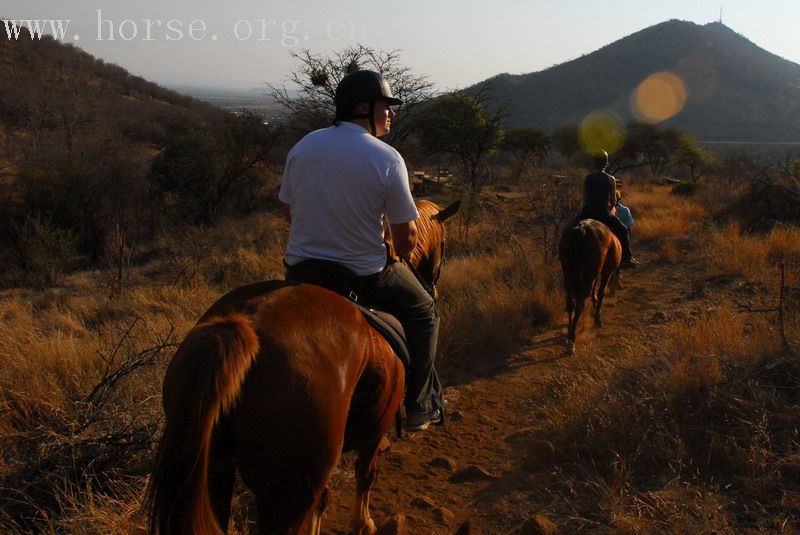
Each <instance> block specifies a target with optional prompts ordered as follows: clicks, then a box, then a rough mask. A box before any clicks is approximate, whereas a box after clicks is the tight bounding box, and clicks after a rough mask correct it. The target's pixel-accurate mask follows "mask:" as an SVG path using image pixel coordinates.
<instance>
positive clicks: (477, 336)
mask: <svg viewBox="0 0 800 535" xmlns="http://www.w3.org/2000/svg"><path fill="white" fill-rule="evenodd" d="M475 244H478V245H479V247H475ZM448 246H449V247H450V248H451V249H452V250H455V251H456V252H459V251H460V252H461V256H457V257H453V255H450V257H449V258H448V260H447V263H446V265H445V267H444V269H443V270H442V278H441V280H440V283H439V290H440V295H441V296H442V297H441V300H440V302H439V304H438V308H439V313H440V316H441V317H442V325H441V332H440V336H439V339H440V342H439V344H440V347H439V355H440V358H441V360H442V361H443V366H444V367H447V366H449V365H451V364H455V363H456V362H460V361H466V362H470V361H472V360H473V359H476V358H480V357H482V356H485V355H486V354H487V353H489V354H495V355H502V354H507V353H508V352H510V351H513V350H514V349H516V348H518V347H519V346H520V344H521V343H522V342H524V341H525V340H526V337H527V336H528V335H529V334H530V333H531V332H532V330H533V329H534V328H541V327H542V326H547V325H551V324H552V323H553V322H554V321H556V319H558V318H560V316H561V313H562V309H563V297H562V295H561V279H560V277H561V274H560V270H559V268H558V267H557V266H556V265H555V263H553V262H551V263H550V264H549V265H548V264H545V262H544V261H543V260H542V259H541V251H539V250H538V249H537V248H536V247H535V245H534V244H532V243H529V242H527V241H525V237H524V236H522V235H520V234H512V233H510V232H509V231H508V229H505V228H503V227H501V226H497V225H494V224H487V223H484V224H481V225H476V226H475V227H474V228H473V229H472V231H471V239H470V240H469V242H462V241H459V239H458V238H455V237H453V238H450V239H449V242H448ZM465 252H466V254H465Z"/></svg>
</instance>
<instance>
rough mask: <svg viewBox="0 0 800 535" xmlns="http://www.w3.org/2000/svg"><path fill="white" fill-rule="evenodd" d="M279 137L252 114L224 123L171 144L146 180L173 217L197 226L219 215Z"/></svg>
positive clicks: (251, 175) (226, 120) (233, 116)
mask: <svg viewBox="0 0 800 535" xmlns="http://www.w3.org/2000/svg"><path fill="white" fill-rule="evenodd" d="M278 139H279V135H278V133H277V131H276V130H275V129H274V128H272V127H269V126H267V125H265V124H263V121H262V119H261V118H260V117H259V116H258V115H256V114H253V113H249V112H243V113H242V114H241V115H239V116H235V115H231V116H229V117H227V118H226V119H225V120H224V122H223V124H222V125H221V127H220V128H217V129H209V130H202V131H196V132H193V133H190V134H188V135H186V136H184V137H181V138H179V139H176V140H175V141H174V142H173V143H171V144H170V145H169V146H168V147H167V148H166V149H165V150H164V151H163V152H162V153H161V154H160V155H158V156H157V157H156V158H155V159H154V161H153V164H152V166H151V170H150V180H151V182H152V183H153V184H154V185H155V186H156V187H157V188H158V190H159V191H161V192H163V193H165V194H167V195H168V196H171V197H173V198H174V199H175V205H176V207H177V210H176V211H177V212H178V213H179V214H183V215H187V216H189V217H191V218H192V219H193V220H195V221H197V222H200V223H211V222H213V221H214V220H215V219H216V218H217V217H218V216H219V215H221V214H222V213H223V212H224V211H225V208H226V206H229V205H230V204H231V203H232V202H234V199H235V198H236V197H237V196H240V195H241V194H242V191H240V190H241V189H242V188H243V187H245V186H246V184H248V183H249V182H252V181H253V180H254V178H255V179H256V180H257V179H258V177H254V174H258V172H259V164H260V163H263V162H266V161H267V159H268V157H269V155H270V152H271V150H272V148H273V147H274V146H275V145H276V143H277V140H278Z"/></svg>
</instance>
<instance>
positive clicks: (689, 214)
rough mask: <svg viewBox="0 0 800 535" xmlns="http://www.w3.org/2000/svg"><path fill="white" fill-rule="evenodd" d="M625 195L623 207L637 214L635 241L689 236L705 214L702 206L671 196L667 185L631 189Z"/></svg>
mask: <svg viewBox="0 0 800 535" xmlns="http://www.w3.org/2000/svg"><path fill="white" fill-rule="evenodd" d="M625 197H626V198H625V202H626V206H628V207H629V208H631V210H633V211H634V212H635V214H636V219H635V221H634V227H633V234H634V236H635V239H637V240H651V239H656V238H681V237H688V236H689V235H690V232H691V230H692V228H693V227H694V226H695V225H696V224H697V223H702V222H703V220H704V219H705V218H706V217H708V214H707V212H706V209H705V208H704V207H703V205H701V204H700V203H698V202H697V201H695V200H692V199H690V198H686V197H678V196H676V195H672V194H670V192H669V189H668V188H666V187H660V188H654V189H651V190H647V191H644V190H635V189H634V190H631V191H629V192H626V194H625Z"/></svg>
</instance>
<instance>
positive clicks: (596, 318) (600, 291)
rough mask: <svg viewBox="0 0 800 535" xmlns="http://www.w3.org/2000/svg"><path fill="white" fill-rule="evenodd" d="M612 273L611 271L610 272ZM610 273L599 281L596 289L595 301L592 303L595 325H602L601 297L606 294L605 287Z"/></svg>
mask: <svg viewBox="0 0 800 535" xmlns="http://www.w3.org/2000/svg"><path fill="white" fill-rule="evenodd" d="M612 275H613V273H612ZM610 277H611V275H607V276H605V277H603V278H602V280H601V281H600V287H599V288H598V289H597V303H595V305H594V324H595V327H602V326H603V322H602V321H601V320H600V309H601V308H602V307H603V298H604V297H605V294H606V287H607V286H608V280H609V278H610Z"/></svg>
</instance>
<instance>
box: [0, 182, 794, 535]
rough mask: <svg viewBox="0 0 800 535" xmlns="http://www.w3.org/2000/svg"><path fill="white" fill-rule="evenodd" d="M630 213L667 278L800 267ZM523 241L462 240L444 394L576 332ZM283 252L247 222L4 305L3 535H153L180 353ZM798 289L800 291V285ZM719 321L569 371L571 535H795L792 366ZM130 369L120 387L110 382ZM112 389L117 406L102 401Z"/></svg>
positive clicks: (764, 327)
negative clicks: (146, 512)
mask: <svg viewBox="0 0 800 535" xmlns="http://www.w3.org/2000/svg"><path fill="white" fill-rule="evenodd" d="M626 196H627V197H628V199H626V200H627V201H628V202H629V203H630V206H631V207H632V208H633V209H634V210H636V211H637V213H638V217H637V225H636V227H635V229H634V235H635V238H636V239H641V240H653V241H654V247H655V250H656V251H657V255H658V256H659V258H660V260H661V261H663V262H668V263H671V264H676V263H678V261H679V260H680V255H681V254H682V252H681V247H683V243H684V242H683V240H688V239H693V240H699V241H698V242H697V243H696V245H697V246H701V248H702V251H703V258H704V259H705V261H706V262H707V264H708V266H709V267H708V270H709V273H716V274H725V275H726V276H730V277H741V278H743V279H745V280H750V281H752V282H757V281H761V283H762V284H763V283H764V282H763V281H764V280H765V279H764V277H765V275H764V273H765V270H772V271H775V270H774V264H775V262H776V260H778V259H784V260H785V261H787V262H789V261H791V262H794V261H795V260H796V259H797V258H800V245H798V244H800V240H798V238H800V233H798V230H797V229H794V228H778V229H775V230H774V231H773V233H771V234H770V235H768V236H766V237H761V238H759V239H756V238H753V237H751V236H747V235H745V234H743V233H742V232H741V231H740V230H739V229H738V228H736V227H726V228H724V229H720V230H718V231H708V230H705V231H702V232H701V231H698V230H697V229H693V227H692V225H693V224H695V223H701V222H702V221H703V220H705V219H706V218H707V214H706V212H705V210H704V209H703V207H702V206H701V205H699V204H698V203H696V202H694V201H691V200H687V199H684V198H678V197H674V196H671V195H669V194H668V192H667V191H666V190H665V189H662V188H655V189H653V190H652V191H645V190H633V191H629V192H626ZM510 228H513V226H512V225H511V224H510V223H508V222H501V221H499V220H492V221H483V222H479V223H476V225H475V226H473V228H472V230H471V232H472V235H471V239H470V241H469V243H467V242H466V241H465V242H460V241H459V240H458V239H457V238H456V237H455V236H452V235H451V243H450V253H449V257H448V260H447V264H446V265H445V268H444V271H443V275H442V279H441V281H440V292H441V295H442V300H441V302H440V304H439V310H440V314H441V316H442V330H441V335H440V352H439V354H440V359H441V360H440V362H441V365H442V368H443V371H444V373H445V374H446V373H447V370H448V368H449V367H450V366H453V367H457V366H459V365H461V364H463V365H465V366H469V365H470V363H475V362H477V361H478V359H487V358H494V359H495V360H496V359H497V358H502V357H503V356H504V355H505V354H507V353H509V352H513V351H514V350H515V349H516V348H517V347H518V346H519V344H520V343H525V342H526V339H527V336H528V335H529V334H530V333H531V332H532V331H533V330H535V329H541V328H545V327H548V328H549V327H552V326H553V324H554V323H555V322H557V321H560V320H562V319H563V310H562V308H563V301H562V299H563V298H562V293H561V281H560V276H561V275H560V271H559V270H558V267H557V266H556V265H555V263H553V262H549V263H546V262H544V261H543V259H542V255H541V251H540V250H539V248H538V247H537V245H536V244H535V243H531V242H529V241H526V240H527V238H526V237H525V236H524V235H523V233H520V232H516V233H515V232H512V231H510V230H509V229H510ZM283 233H285V225H284V224H283V223H282V222H281V221H280V220H279V219H278V218H276V217H272V216H254V217H253V218H250V219H248V220H246V221H244V222H241V223H234V222H227V223H225V224H223V225H221V226H219V227H217V228H215V229H211V230H201V229H194V230H187V231H185V232H183V233H181V234H180V235H175V236H170V237H166V238H163V239H162V240H161V243H159V244H154V246H153V247H154V248H155V249H157V250H159V251H161V252H160V253H159V254H156V255H154V256H155V259H154V260H152V261H151V262H149V263H148V264H146V265H144V266H140V267H138V268H135V270H134V271H133V272H132V273H130V277H129V279H128V280H129V282H128V283H127V284H126V286H125V287H124V288H123V291H122V292H121V293H120V294H118V295H116V296H114V297H113V298H111V297H110V295H111V292H109V285H108V283H107V281H108V275H107V274H105V273H102V272H92V273H83V274H76V275H74V276H71V277H67V278H66V279H65V280H64V281H63V285H62V286H61V287H59V288H53V289H49V290H45V291H42V292H34V291H30V290H22V289H19V290H12V291H7V292H4V293H3V294H0V363H2V366H1V367H0V407H2V411H0V437H2V438H0V440H1V441H2V442H0V444H2V447H0V487H2V489H0V499H2V503H3V506H2V510H0V531H2V532H6V533H26V532H32V531H41V532H54V533H60V532H64V533H80V534H87V535H88V534H95V533H98V534H99V533H141V532H142V530H143V519H142V518H140V516H139V515H138V504H139V499H140V496H141V492H142V490H143V488H144V486H145V482H146V473H147V467H148V466H149V461H150V458H151V454H152V449H153V440H154V439H155V438H156V437H157V436H158V434H159V429H160V419H161V418H162V416H161V411H160V398H159V396H160V392H159V391H160V384H161V377H162V376H163V368H164V366H165V365H166V362H167V360H168V358H169V356H170V355H171V349H172V346H171V345H170V344H173V343H175V342H177V341H179V340H180V339H181V338H182V337H183V335H184V334H185V333H186V332H187V331H188V330H189V329H190V328H191V326H192V325H193V323H194V321H195V320H196V319H197V317H199V315H200V314H201V313H202V312H203V311H204V310H205V309H206V308H207V307H208V306H209V305H210V304H211V303H212V302H213V301H214V300H215V298H216V297H217V296H218V295H220V294H221V293H223V292H224V291H226V290H227V289H230V288H231V287H233V286H236V285H239V284H243V283H247V282H252V281H253V280H262V279H268V278H276V277H278V276H280V275H281V274H282V272H283V267H282V264H281V255H280V253H279V251H280V250H281V249H282V246H283V244H282V240H283V239H284V236H285V234H283ZM658 240H660V241H658ZM736 250H740V251H741V250H744V251H747V255H744V256H742V257H739V256H737V253H736ZM698 276H703V274H702V273H700V274H698ZM771 276H774V275H771ZM789 280H790V281H791V284H795V285H796V284H798V281H797V273H796V271H793V272H792V273H790V275H789ZM706 304H707V306H706V307H705V308H704V309H703V310H702V312H700V313H698V314H696V315H694V316H691V317H683V318H681V319H677V320H674V321H666V322H665V324H664V325H663V326H662V328H661V330H660V331H658V332H655V334H652V335H650V336H651V338H652V340H650V341H648V342H647V343H645V341H642V340H634V341H631V342H626V344H627V345H625V346H624V347H623V348H622V349H621V350H620V351H623V352H625V353H627V354H630V355H638V358H635V359H633V360H632V361H631V362H627V363H626V364H625V365H624V366H623V365H620V364H619V362H617V361H616V360H615V359H614V358H609V356H607V355H604V354H600V353H599V352H594V351H593V346H592V342H588V343H587V349H586V351H585V356H582V357H581V359H580V360H577V361H573V364H572V365H571V366H563V367H562V366H560V365H559V364H556V365H554V367H553V372H552V374H553V376H552V377H551V378H548V385H547V391H548V396H547V397H545V398H544V399H540V400H536V403H537V405H539V406H541V411H542V414H545V415H546V424H547V426H548V427H549V428H550V431H551V436H552V440H553V442H554V443H555V444H556V447H557V452H558V457H559V463H558V466H557V467H555V468H554V470H553V471H552V473H550V474H547V475H546V476H543V477H546V478H547V485H546V492H543V494H544V495H546V497H545V498H544V499H545V500H550V501H549V502H547V501H545V503H547V504H549V505H548V507H549V508H550V509H551V510H552V511H553V513H554V514H555V515H557V516H558V517H559V521H560V523H561V524H562V527H563V532H565V533H571V532H582V533H615V534H616V533H632V534H633V533H637V534H638V533H703V532H704V533H726V534H727V533H730V534H733V533H736V534H738V533H771V532H780V530H781V529H782V526H784V525H785V526H788V527H787V528H786V530H785V531H786V532H789V530H791V529H800V526H798V525H797V518H800V488H798V484H797V475H798V474H800V441H799V440H798V438H797V437H798V435H797V421H800V409H798V407H799V406H800V404H798V400H800V394H798V392H800V387H798V385H800V364H799V362H800V361H798V360H797V359H796V358H795V357H791V358H790V355H786V354H784V353H781V348H780V347H779V337H778V336H777V334H776V327H775V325H774V315H753V314H743V313H740V312H739V311H738V309H737V308H736V307H735V306H734V305H733V304H732V303H731V302H730V300H727V301H726V300H724V299H723V300H720V299H716V300H714V301H713V302H712V301H711V300H709V301H708V302H707V303H706ZM798 308H800V307H795V308H794V309H792V310H793V316H792V317H793V318H794V320H793V321H795V322H797V316H798V314H797V309H798ZM795 332H800V330H798V331H795ZM159 347H160V348H161V349H160V350H157V348H159ZM148 356H152V359H151V360H149V361H147V360H146V359H147V358H148ZM137 359H145V362H143V363H142V364H141V365H140V366H138V367H134V368H132V369H131V370H130V371H129V372H126V373H125V374H123V375H122V376H121V377H120V379H119V380H116V381H113V382H109V376H108V372H109V370H111V371H114V370H120V369H122V367H123V366H124V365H133V364H136V363H137V362H139V360H137ZM109 363H110V364H109ZM104 384H107V385H109V387H110V388H109V390H108V393H107V397H99V396H98V395H94V396H93V395H92V394H93V390H94V389H95V387H97V386H98V385H100V386H102V385H104ZM109 437H111V438H110V439H109ZM242 509H243V507H238V506H235V511H234V516H235V517H237V518H238V519H239V520H238V521H237V524H236V526H234V528H233V529H234V533H240V532H242V525H244V523H245V520H244V519H242V518H241V514H242ZM237 515H238V516H237ZM26 518H28V519H32V520H25V519H26Z"/></svg>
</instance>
